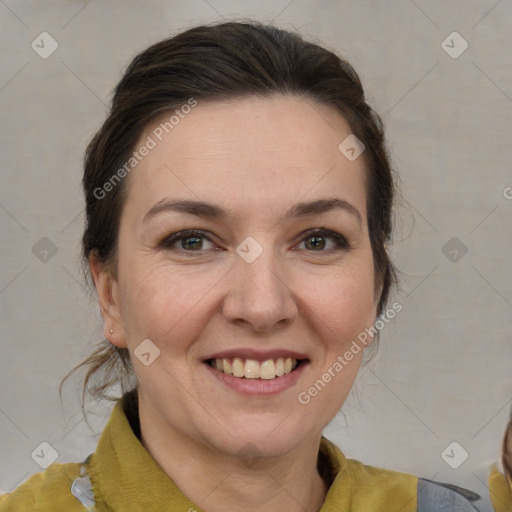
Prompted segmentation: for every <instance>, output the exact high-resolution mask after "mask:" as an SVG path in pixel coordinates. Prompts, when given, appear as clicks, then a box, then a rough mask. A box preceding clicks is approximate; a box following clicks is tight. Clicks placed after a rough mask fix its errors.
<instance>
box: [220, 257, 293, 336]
mask: <svg viewBox="0 0 512 512" xmlns="http://www.w3.org/2000/svg"><path fill="white" fill-rule="evenodd" d="M248 261H250V260H248ZM248 261H246V260H245V259H244V258H243V257H241V256H239V255H238V254H237V256H236V259H235V262H234V264H233V268H232V269H231V272H230V275H229V276H228V282H229V288H228V293H227V294H226V296H225V299H224V302H223V314H224V317H225V318H226V319H227V320H228V321H229V322H232V323H236V324H240V325H243V324H246V325H248V326H250V327H251V329H252V330H253V331H256V332H270V331H272V330H274V329H277V328H279V327H282V326H283V325H285V324H288V323H290V322H291V321H292V320H293V318H295V317H296V315H297V304H296V299H295V293H294V292H293V290H292V287H293V283H291V280H290V277H289V276H288V274H287V273H286V272H285V270H284V268H283V267H284V265H283V264H282V263H280V262H279V261H278V260H277V258H276V257H274V254H273V252H272V250H271V249H265V250H263V252H262V253H261V254H260V255H259V256H258V257H257V258H256V259H255V260H254V261H252V262H251V263H249V262H248Z"/></svg>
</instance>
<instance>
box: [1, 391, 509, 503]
mask: <svg viewBox="0 0 512 512" xmlns="http://www.w3.org/2000/svg"><path fill="white" fill-rule="evenodd" d="M134 400H135V401H134ZM136 409H137V407H136V398H135V399H134V395H133V392H132V393H126V394H125V395H124V396H123V397H122V399H121V400H119V401H118V402H117V403H116V405H115V407H114V409H113V411H112V414H111V416H110V419H109V421H108V423H107V425H106V427H105V429H104V430H103V432H102V434H101V436H100V438H99V441H98V445H97V448H96V450H95V452H94V453H93V454H91V455H90V456H89V457H88V458H87V459H86V460H85V461H84V462H82V463H66V464H59V463H54V464H52V465H51V466H49V467H48V468H47V469H46V471H44V472H42V473H38V474H35V475H32V476H31V477H30V478H29V479H28V480H27V481H26V482H25V483H23V484H22V485H20V486H19V487H18V488H16V489H15V490H14V491H13V492H11V493H9V494H5V495H3V496H0V512H25V511H27V512H28V511H30V512H84V511H86V510H90V511H95V512H171V511H172V512H201V509H200V508H199V507H198V506H197V505H195V504H194V503H193V502H191V501H190V500H189V499H188V498H187V497H186V496H185V495H184V494H183V493H182V492H181V491H180V489H179V488H178V487H177V486H176V485H175V484H174V482H173V481H172V480H171V479H170V478H169V477H168V476H167V474H166V473H164V471H163V470H162V469H161V468H160V466H159V465H158V464H157V463H156V461H155V460H154V459H153V458H152V457H151V455H150V454H149V453H148V451H147V450H146V449H145V448H144V446H143V445H142V444H141V442H140V441H139V437H140V431H139V428H140V427H139V424H138V411H137V410H136ZM319 469H320V470H321V472H322V473H323V476H324V478H327V481H328V482H331V483H330V486H329V490H328V493H327V496H326V499H325V502H324V504H323V506H322V508H321V510H320V512H342V511H343V512H437V511H443V512H444V511H449V512H473V511H475V510H478V509H477V508H475V507H474V506H473V505H472V503H471V502H470V501H469V500H468V499H467V497H469V498H470V499H471V494H472V493H470V492H468V493H467V494H466V497H464V495H463V494H464V490H460V489H458V491H460V492H458V491H457V490H455V489H456V488H453V487H451V486H446V484H439V483H436V482H432V481H429V480H425V479H421V478H417V477H415V476H413V475H409V474H405V473H399V472H395V471H389V470H385V469H380V468H376V467H372V466H367V465H364V464H362V463H360V462H358V461H356V460H351V459H347V458H345V456H344V455H343V453H342V452H341V451H340V450H339V449H338V448H337V447H336V446H335V445H334V444H332V443H331V442H330V441H328V440H327V439H325V438H322V442H321V445H320V452H319ZM500 477H502V475H500V474H499V473H497V472H495V473H494V476H491V478H494V479H495V481H494V484H495V485H494V489H495V491H496V495H495V500H493V505H494V506H495V508H496V512H505V511H506V512H511V511H512V506H511V505H512V497H511V496H510V490H509V489H508V484H507V482H506V480H501V479H500ZM489 481H490V482H491V479H490V480H489ZM461 492H462V494H461ZM507 493H508V494H507ZM507 500H508V501H507ZM500 507H501V508H500ZM507 507H508V508H507Z"/></svg>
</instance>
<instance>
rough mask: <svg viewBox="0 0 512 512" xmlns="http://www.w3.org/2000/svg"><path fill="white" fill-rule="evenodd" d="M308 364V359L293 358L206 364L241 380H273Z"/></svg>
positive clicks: (216, 361)
mask: <svg viewBox="0 0 512 512" xmlns="http://www.w3.org/2000/svg"><path fill="white" fill-rule="evenodd" d="M305 362H307V359H294V358H292V357H278V358H275V359H267V360H266V361H256V360H255V359H244V358H241V357H234V358H224V359H207V360H206V361H205V363H206V364H208V365H209V366H211V367H212V368H213V369H215V370H217V371H219V372H221V373H224V374H226V375H232V376H233V377H238V378H241V379H264V380H271V379H276V378H279V377H282V376H283V375H287V374H289V373H291V372H293V371H294V370H296V369H297V367H298V366H300V365H301V364H303V363H305Z"/></svg>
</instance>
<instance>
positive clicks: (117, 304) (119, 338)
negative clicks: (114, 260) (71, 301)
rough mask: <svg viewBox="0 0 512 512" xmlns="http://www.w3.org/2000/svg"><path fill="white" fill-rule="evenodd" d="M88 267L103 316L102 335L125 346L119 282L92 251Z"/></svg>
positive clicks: (115, 343) (120, 346) (113, 342)
mask: <svg viewBox="0 0 512 512" xmlns="http://www.w3.org/2000/svg"><path fill="white" fill-rule="evenodd" d="M89 268H90V269H91V274H92V277H93V279H94V285H95V286H96V292H97V294H98V301H99V304H100V311H101V316H102V317H103V335H104V336H105V338H106V339H107V340H108V341H110V343H112V344H113V345H115V346H117V347H119V348H126V347H127V343H126V336H125V329H124V324H123V318H122V314H121V301H120V293H119V284H118V282H117V280H116V279H115V277H114V276H113V275H112V270H111V269H110V268H109V267H108V266H107V265H106V264H105V263H102V262H101V261H100V260H99V259H98V257H97V254H96V253H95V252H94V251H93V252H91V254H90V255H89Z"/></svg>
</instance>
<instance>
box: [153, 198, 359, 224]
mask: <svg viewBox="0 0 512 512" xmlns="http://www.w3.org/2000/svg"><path fill="white" fill-rule="evenodd" d="M336 208H339V209H342V210H344V211H346V212H348V213H350V214H352V215H353V216H354V217H355V218H356V219H357V221H358V222H359V224H362V223H363V217H362V215H361V214H360V213H359V210H358V209H357V208H356V207H355V206H353V205H352V204H351V203H349V202H348V201H345V199H340V198H326V199H316V200H314V201H304V202H300V203H297V204H295V205H293V206H292V207H291V208H290V209H289V210H288V211H287V212H286V213H285V214H284V215H283V216H282V217H281V218H280V219H279V222H282V221H286V220H289V219H291V218H299V217H309V216H313V215H319V214H322V213H326V212H328V211H330V210H333V209H336ZM162 212H178V213H189V214H191V215H196V216H197V217H202V218H205V219H212V220H219V221H226V220H227V219H228V218H229V217H230V216H231V215H232V210H225V209H224V208H222V207H220V206H218V205H216V204H212V203H206V202H203V201H194V200H190V199H183V200H175V201H172V200H167V199H162V200H161V201H159V202H158V203H156V204H155V205H154V206H153V207H152V208H151V209H150V210H149V211H148V212H147V213H146V215H144V219H143V222H148V221H149V220H150V219H151V218H152V217H155V216H156V215H158V214H160V213H162Z"/></svg>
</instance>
